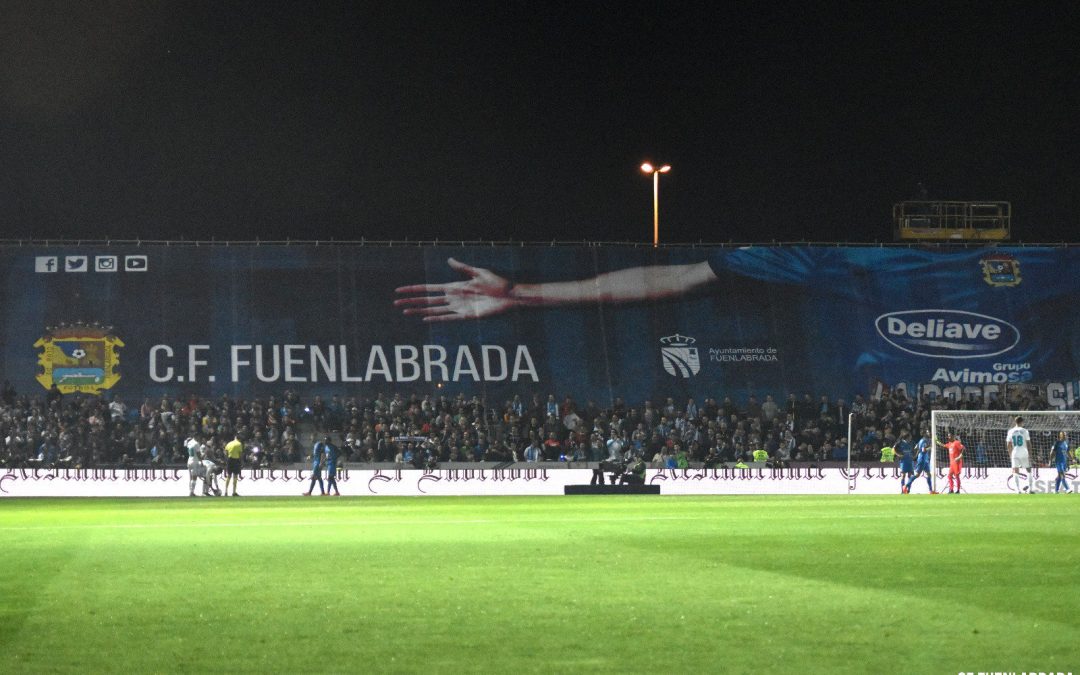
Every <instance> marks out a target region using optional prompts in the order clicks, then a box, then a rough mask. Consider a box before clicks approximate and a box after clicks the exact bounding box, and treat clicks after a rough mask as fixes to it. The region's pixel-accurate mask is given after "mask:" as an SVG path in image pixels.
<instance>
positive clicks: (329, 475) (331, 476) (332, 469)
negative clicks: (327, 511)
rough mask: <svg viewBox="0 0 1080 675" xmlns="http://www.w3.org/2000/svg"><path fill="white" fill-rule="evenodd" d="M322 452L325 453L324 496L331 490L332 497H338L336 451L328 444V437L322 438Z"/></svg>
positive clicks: (333, 446)
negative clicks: (332, 492)
mask: <svg viewBox="0 0 1080 675" xmlns="http://www.w3.org/2000/svg"><path fill="white" fill-rule="evenodd" d="M323 452H325V453H326V494H330V490H333V491H334V495H335V496H337V497H340V496H341V493H340V492H338V489H337V460H338V449H337V446H336V445H334V444H333V443H331V442H330V437H329V436H326V437H325V438H323Z"/></svg>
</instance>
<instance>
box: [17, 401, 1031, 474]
mask: <svg viewBox="0 0 1080 675" xmlns="http://www.w3.org/2000/svg"><path fill="white" fill-rule="evenodd" d="M934 407H939V408H965V409H981V408H983V407H986V408H988V409H994V408H997V409H1036V410H1037V409H1047V408H1048V405H1047V403H1046V401H1045V400H1042V399H1039V398H1038V397H1037V396H1034V397H1030V396H1029V397H1028V398H1026V399H1024V400H1020V401H1010V402H1009V404H1008V406H1006V405H1005V403H1004V402H1001V401H998V400H996V399H995V400H991V401H989V402H987V404H986V405H985V406H984V405H983V403H982V401H962V402H959V403H957V402H955V401H946V400H941V399H937V400H930V399H928V398H925V397H923V398H913V397H910V396H908V395H907V394H906V393H905V392H904V391H903V390H901V389H896V390H894V391H893V392H891V393H889V394H886V395H884V396H881V397H876V398H873V399H871V398H869V397H863V396H861V395H859V396H855V397H854V398H853V400H852V401H851V402H850V403H848V402H847V401H845V400H843V399H830V398H829V397H827V396H818V397H815V396H812V395H810V394H804V395H803V396H802V397H797V396H795V395H793V394H792V395H788V396H786V397H783V398H774V397H773V396H772V395H771V394H765V395H763V396H762V397H761V398H760V399H759V398H758V397H757V396H754V395H751V396H749V397H748V398H747V400H745V401H741V402H734V401H732V399H730V398H722V399H713V398H707V399H705V400H702V401H695V400H694V399H689V400H686V401H678V402H676V401H675V400H673V399H671V398H667V399H665V400H662V401H644V402H643V403H641V404H640V405H628V404H626V403H625V402H624V401H623V400H622V399H615V400H614V402H613V404H612V405H611V406H610V407H601V406H599V405H597V404H596V403H595V402H593V401H586V402H579V401H576V400H575V399H574V398H572V397H570V396H565V397H563V398H562V399H561V400H558V399H556V397H555V396H554V395H547V396H542V395H531V396H514V397H513V398H512V399H510V400H506V401H502V402H499V403H498V404H493V403H492V402H485V401H483V400H481V399H480V398H479V397H475V396H474V397H467V396H464V395H460V394H459V395H457V396H450V397H447V396H432V395H426V396H405V395H403V394H400V393H394V394H379V395H377V396H375V397H374V398H361V397H356V396H331V397H329V398H323V397H321V396H315V397H313V398H311V399H309V400H302V399H301V397H300V396H299V395H298V394H297V393H296V392H293V391H284V392H282V393H281V395H280V396H271V397H269V398H266V399H250V400H246V399H237V398H231V397H229V396H221V397H220V398H199V397H194V396H186V397H180V396H176V397H173V396H167V397H164V398H161V399H160V400H154V401H151V400H149V399H146V400H143V401H142V402H141V403H139V404H134V405H128V404H127V403H125V402H124V401H123V400H121V399H120V398H118V397H115V396H111V397H110V396H90V395H66V396H65V395H62V394H61V393H60V392H59V390H57V389H55V388H53V389H52V390H50V391H48V392H45V393H43V394H37V393H35V394H19V393H17V392H16V391H15V389H14V388H13V387H12V386H11V385H10V384H9V383H7V382H5V383H4V384H3V387H2V390H0V438H2V439H3V448H2V452H0V464H2V465H4V466H8V467H13V466H79V467H96V466H117V465H120V466H167V465H168V466H172V465H183V464H185V463H186V461H187V451H186V449H185V446H184V442H185V440H186V439H187V438H188V437H190V436H192V435H195V434H198V435H199V436H200V438H201V439H202V440H203V441H204V442H206V443H207V444H208V445H209V446H210V447H211V448H212V449H214V450H220V449H221V448H222V447H223V446H224V444H225V443H227V442H228V441H229V440H231V439H232V438H233V436H234V434H237V433H239V434H240V436H241V438H243V439H244V440H245V445H246V457H245V458H244V459H245V463H246V465H248V466H267V465H276V466H281V465H289V464H294V463H297V462H302V461H305V459H306V458H307V456H308V455H309V454H310V448H309V447H308V445H309V444H310V440H311V438H312V436H313V435H314V434H319V435H320V436H321V435H322V434H324V433H330V435H331V436H332V438H333V440H334V442H336V443H338V444H339V445H340V446H341V448H342V450H343V453H344V455H345V457H346V459H347V461H348V462H350V463H371V462H393V463H397V464H399V465H412V466H416V467H421V466H433V465H435V464H437V463H441V462H476V461H484V462H543V461H547V462H567V463H580V462H589V461H592V462H595V461H600V460H604V459H607V458H609V456H611V455H613V454H615V453H622V454H632V455H638V456H642V457H644V458H645V460H646V461H647V462H650V463H651V465H652V466H653V467H657V468H662V467H687V466H702V465H704V466H706V467H710V466H719V465H727V464H730V463H736V462H740V461H751V460H753V459H754V451H762V450H763V451H765V453H767V455H768V458H769V460H770V461H773V462H777V463H822V462H828V461H845V460H846V459H847V415H848V413H855V425H854V429H855V432H854V435H853V439H854V446H855V447H854V449H853V453H852V459H853V460H855V461H876V460H877V459H878V457H879V453H880V449H881V447H882V446H883V445H886V444H889V445H891V444H892V442H893V440H894V439H895V437H896V436H897V434H899V432H900V431H901V430H907V431H909V432H910V433H911V434H912V435H913V436H915V437H917V435H918V433H920V432H921V431H922V430H923V429H925V428H927V427H928V426H929V418H930V411H931V409H932V408H934ZM759 457H760V455H759Z"/></svg>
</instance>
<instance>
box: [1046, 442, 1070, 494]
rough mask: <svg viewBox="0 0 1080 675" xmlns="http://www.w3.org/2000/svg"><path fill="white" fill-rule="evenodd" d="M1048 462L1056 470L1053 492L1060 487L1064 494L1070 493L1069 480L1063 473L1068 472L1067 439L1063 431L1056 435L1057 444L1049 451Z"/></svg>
mask: <svg viewBox="0 0 1080 675" xmlns="http://www.w3.org/2000/svg"><path fill="white" fill-rule="evenodd" d="M1050 461H1051V462H1053V464H1054V468H1056V469H1057V480H1055V481H1054V492H1058V491H1059V490H1060V489H1061V488H1062V487H1064V488H1065V492H1071V490H1069V478H1068V476H1066V475H1065V472H1066V471H1068V470H1069V438H1068V436H1067V435H1066V434H1065V432H1064V431H1062V432H1061V433H1059V434H1058V440H1057V442H1056V443H1054V447H1053V448H1051V449H1050Z"/></svg>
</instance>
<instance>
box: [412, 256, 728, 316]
mask: <svg viewBox="0 0 1080 675" xmlns="http://www.w3.org/2000/svg"><path fill="white" fill-rule="evenodd" d="M446 262H447V264H449V265H450V267H451V268H453V269H455V270H457V271H458V272H461V273H462V274H464V275H465V276H466V277H468V278H467V279H466V280H464V281H452V282H449V283H445V284H415V285H412V286H402V287H400V288H398V289H397V290H396V292H397V293H398V294H400V295H402V296H405V297H400V298H398V299H397V300H395V301H394V306H396V307H402V308H404V309H403V310H402V312H403V313H404V314H405V315H407V316H419V317H422V319H423V320H424V321H460V320H462V319H481V318H484V317H488V316H494V315H496V314H501V313H502V312H505V311H507V310H511V309H515V308H518V307H551V306H558V305H577V304H585V303H595V302H610V303H624V302H639V301H643V300H663V299H666V298H674V297H678V296H681V295H684V294H686V293H689V292H691V291H693V290H695V289H697V288H699V287H701V286H705V285H707V284H710V283H713V282H715V281H716V280H717V277H716V273H715V272H713V270H712V268H711V267H709V263H707V262H701V263H691V264H686V265H653V266H642V267H629V268H627V269H623V270H616V271H614V272H605V273H603V274H599V275H597V276H595V277H592V278H589V279H581V280H576V281H553V282H548V283H541V284H512V283H510V281H508V280H507V279H504V278H503V277H501V276H499V275H498V274H495V273H494V272H492V271H491V270H488V269H484V268H483V267H473V266H472V265H468V264H466V263H463V262H461V261H459V260H456V259H454V258H449V259H448V260H447V261H446Z"/></svg>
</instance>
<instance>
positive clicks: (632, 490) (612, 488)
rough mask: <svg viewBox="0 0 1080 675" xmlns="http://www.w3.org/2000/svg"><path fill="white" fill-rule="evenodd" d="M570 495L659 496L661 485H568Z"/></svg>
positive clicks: (565, 490) (567, 490)
mask: <svg viewBox="0 0 1080 675" xmlns="http://www.w3.org/2000/svg"><path fill="white" fill-rule="evenodd" d="M563 493H564V494H568V495H658V494H660V486H659V485H567V486H566V487H564V488H563Z"/></svg>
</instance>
